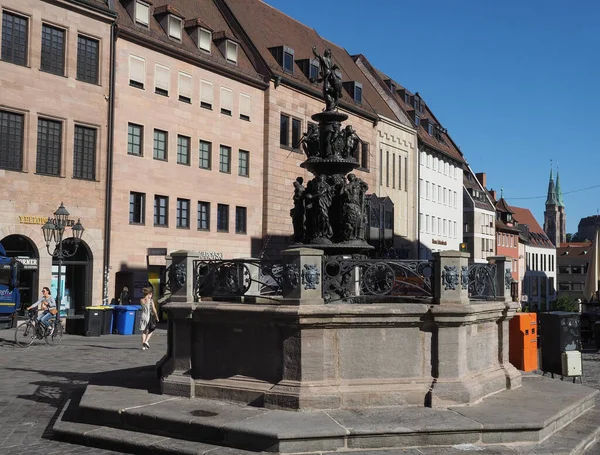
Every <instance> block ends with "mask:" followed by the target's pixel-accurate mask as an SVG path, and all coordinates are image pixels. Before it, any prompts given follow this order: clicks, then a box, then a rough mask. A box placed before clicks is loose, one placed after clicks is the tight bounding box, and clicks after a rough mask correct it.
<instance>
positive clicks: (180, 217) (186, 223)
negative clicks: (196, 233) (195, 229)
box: [177, 199, 190, 229]
mask: <svg viewBox="0 0 600 455" xmlns="http://www.w3.org/2000/svg"><path fill="white" fill-rule="evenodd" d="M177 227H178V228H185V229H189V227H190V200H189V199H177Z"/></svg>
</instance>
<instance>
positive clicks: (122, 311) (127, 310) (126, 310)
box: [113, 305, 142, 335]
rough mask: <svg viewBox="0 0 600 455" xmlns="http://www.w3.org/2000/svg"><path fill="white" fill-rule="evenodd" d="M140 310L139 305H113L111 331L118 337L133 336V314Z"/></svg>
mask: <svg viewBox="0 0 600 455" xmlns="http://www.w3.org/2000/svg"><path fill="white" fill-rule="evenodd" d="M141 308H142V307H140V306H139V305H115V306H114V309H115V310H114V311H115V319H114V321H113V329H114V330H113V331H114V332H115V333H117V334H119V335H133V330H134V324H135V313H136V311H137V310H141Z"/></svg>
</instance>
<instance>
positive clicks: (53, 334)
mask: <svg viewBox="0 0 600 455" xmlns="http://www.w3.org/2000/svg"><path fill="white" fill-rule="evenodd" d="M36 313H37V311H35V310H33V311H31V310H30V311H29V319H28V320H27V322H26V323H24V324H21V325H20V326H18V327H17V328H16V329H15V343H17V345H18V346H19V347H22V348H27V347H29V346H31V344H32V343H33V341H34V340H35V339H36V338H37V339H38V340H41V339H42V338H43V339H44V340H46V343H47V344H48V345H51V346H52V345H55V344H58V343H60V341H61V340H62V337H63V328H62V324H60V322H59V323H58V324H57V323H56V322H57V319H56V317H54V318H51V319H50V321H48V322H49V325H48V327H45V326H44V325H43V324H41V323H40V322H39V321H38V319H37V314H36Z"/></svg>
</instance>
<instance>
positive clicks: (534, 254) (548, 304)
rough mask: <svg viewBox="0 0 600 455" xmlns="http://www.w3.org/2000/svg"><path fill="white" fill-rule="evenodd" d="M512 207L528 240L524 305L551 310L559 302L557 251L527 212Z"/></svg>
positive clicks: (523, 289) (522, 288)
mask: <svg viewBox="0 0 600 455" xmlns="http://www.w3.org/2000/svg"><path fill="white" fill-rule="evenodd" d="M510 208H511V210H512V211H513V212H514V218H515V220H516V221H517V222H518V223H519V229H521V232H522V235H521V237H522V238H523V240H524V241H525V242H524V243H525V255H524V259H525V273H524V274H523V277H522V282H521V304H522V306H523V308H525V307H528V308H529V310H530V311H535V310H539V311H548V310H551V309H552V307H553V302H554V301H555V300H556V248H555V247H554V245H553V244H552V242H551V241H550V239H549V238H548V236H547V235H546V233H545V232H544V230H543V229H542V228H541V226H540V225H539V224H538V222H537V221H536V220H535V218H534V217H533V215H532V213H531V212H530V211H529V210H528V209H524V208H520V207H512V206H511V207H510Z"/></svg>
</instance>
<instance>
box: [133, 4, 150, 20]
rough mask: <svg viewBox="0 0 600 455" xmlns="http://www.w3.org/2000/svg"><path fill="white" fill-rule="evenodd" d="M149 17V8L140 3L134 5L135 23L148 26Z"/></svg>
mask: <svg viewBox="0 0 600 455" xmlns="http://www.w3.org/2000/svg"><path fill="white" fill-rule="evenodd" d="M149 16H150V8H149V7H148V5H146V4H145V3H142V2H136V4H135V21H136V22H139V23H140V24H144V25H148V17H149Z"/></svg>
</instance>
